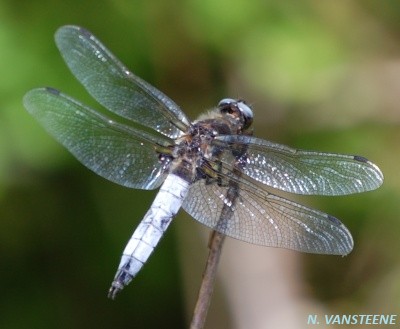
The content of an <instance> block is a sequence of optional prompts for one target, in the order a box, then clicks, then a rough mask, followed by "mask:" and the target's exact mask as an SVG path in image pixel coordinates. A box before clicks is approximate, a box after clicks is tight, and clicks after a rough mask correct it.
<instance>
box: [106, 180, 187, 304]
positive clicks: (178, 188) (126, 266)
mask: <svg viewBox="0 0 400 329" xmlns="http://www.w3.org/2000/svg"><path fill="white" fill-rule="evenodd" d="M188 189H189V183H188V182H186V181H185V180H184V179H182V178H180V177H179V176H177V175H175V174H169V175H168V176H167V178H166V179H165V181H164V183H163V185H162V186H161V188H160V191H159V192H158V194H157V196H156V198H155V199H154V201H153V204H152V205H151V207H150V209H149V210H148V212H147V213H146V215H145V216H144V218H143V220H142V221H141V222H140V224H139V226H138V227H137V228H136V230H135V231H134V232H133V235H132V237H131V238H130V240H129V241H128V244H127V245H126V247H125V250H124V252H123V254H122V257H121V262H120V264H119V267H118V270H117V273H116V275H115V278H114V281H113V283H112V285H111V288H110V291H109V294H108V296H109V297H110V298H112V299H114V298H115V296H116V294H117V293H118V292H119V291H120V290H122V289H123V288H124V287H125V286H126V285H127V284H128V283H129V282H130V281H131V280H132V279H133V278H134V277H135V276H136V274H137V273H138V272H139V271H140V269H141V268H142V266H143V264H144V263H145V262H146V261H147V259H148V258H149V256H150V255H151V253H152V252H153V250H154V248H155V247H156V245H157V244H158V242H159V241H160V239H161V237H162V236H163V234H164V232H165V230H166V229H167V228H168V226H169V224H170V223H171V221H172V219H173V217H174V216H175V215H176V213H177V212H178V210H179V208H180V207H181V205H182V202H183V200H184V198H185V197H186V194H187V191H188Z"/></svg>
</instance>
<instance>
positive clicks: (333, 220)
mask: <svg viewBox="0 0 400 329" xmlns="http://www.w3.org/2000/svg"><path fill="white" fill-rule="evenodd" d="M328 219H329V220H330V221H331V222H333V223H334V224H336V225H342V222H341V221H340V220H339V219H337V218H336V217H334V216H331V215H328Z"/></svg>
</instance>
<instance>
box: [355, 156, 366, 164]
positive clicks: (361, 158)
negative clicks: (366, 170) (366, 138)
mask: <svg viewBox="0 0 400 329" xmlns="http://www.w3.org/2000/svg"><path fill="white" fill-rule="evenodd" d="M353 159H354V160H356V161H360V162H365V163H367V162H369V161H368V159H366V158H364V157H362V156H359V155H355V156H354V157H353Z"/></svg>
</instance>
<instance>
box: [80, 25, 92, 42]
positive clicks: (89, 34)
mask: <svg viewBox="0 0 400 329" xmlns="http://www.w3.org/2000/svg"><path fill="white" fill-rule="evenodd" d="M79 32H80V33H81V34H82V35H84V36H85V37H87V38H88V39H89V38H90V37H91V36H92V33H90V32H89V31H88V30H86V29H85V28H83V27H79Z"/></svg>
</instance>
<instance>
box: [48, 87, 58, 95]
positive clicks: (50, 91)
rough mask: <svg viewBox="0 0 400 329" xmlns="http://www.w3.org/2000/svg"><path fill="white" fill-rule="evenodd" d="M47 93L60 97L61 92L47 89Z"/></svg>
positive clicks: (50, 88)
mask: <svg viewBox="0 0 400 329" xmlns="http://www.w3.org/2000/svg"><path fill="white" fill-rule="evenodd" d="M46 91H47V92H49V93H50V94H53V95H56V96H59V95H60V91H59V90H57V89H55V88H52V87H46Z"/></svg>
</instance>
